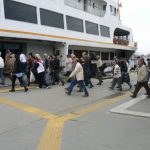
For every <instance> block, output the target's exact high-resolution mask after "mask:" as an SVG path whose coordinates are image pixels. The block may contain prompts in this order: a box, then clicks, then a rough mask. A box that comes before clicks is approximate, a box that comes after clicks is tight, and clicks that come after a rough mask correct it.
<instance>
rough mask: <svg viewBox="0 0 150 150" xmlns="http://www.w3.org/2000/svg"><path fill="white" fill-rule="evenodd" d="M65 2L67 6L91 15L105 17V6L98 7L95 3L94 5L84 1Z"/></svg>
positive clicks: (71, 0) (70, 0) (69, 0)
mask: <svg viewBox="0 0 150 150" xmlns="http://www.w3.org/2000/svg"><path fill="white" fill-rule="evenodd" d="M64 1H65V4H66V5H68V6H70V7H73V8H76V9H79V10H82V11H85V12H87V13H90V14H94V15H96V16H99V17H104V16H105V13H106V7H105V6H102V7H98V6H97V5H96V4H95V3H92V2H91V3H90V2H87V1H84V0H64ZM103 7H105V8H103Z"/></svg>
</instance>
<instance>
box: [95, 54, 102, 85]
mask: <svg viewBox="0 0 150 150" xmlns="http://www.w3.org/2000/svg"><path fill="white" fill-rule="evenodd" d="M102 65H103V63H102V60H101V58H100V56H97V62H96V66H97V79H98V81H99V82H98V83H97V85H101V84H102V82H103V80H102V78H103V75H102V69H101V67H102Z"/></svg>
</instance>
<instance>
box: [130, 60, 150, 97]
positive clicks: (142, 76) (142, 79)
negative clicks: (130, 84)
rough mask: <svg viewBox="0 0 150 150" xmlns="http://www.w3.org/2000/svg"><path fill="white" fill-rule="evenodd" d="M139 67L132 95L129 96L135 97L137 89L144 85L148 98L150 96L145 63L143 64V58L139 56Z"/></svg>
mask: <svg viewBox="0 0 150 150" xmlns="http://www.w3.org/2000/svg"><path fill="white" fill-rule="evenodd" d="M138 65H139V69H138V72H137V84H136V86H135V90H134V92H133V95H131V97H133V98H136V96H137V94H138V92H139V90H140V89H141V87H144V88H145V90H146V94H147V95H148V98H150V88H149V86H148V82H147V81H148V72H147V68H146V65H144V59H143V58H140V59H139V60H138Z"/></svg>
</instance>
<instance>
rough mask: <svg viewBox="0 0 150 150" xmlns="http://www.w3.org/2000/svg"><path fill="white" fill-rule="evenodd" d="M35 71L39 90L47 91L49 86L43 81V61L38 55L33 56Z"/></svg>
mask: <svg viewBox="0 0 150 150" xmlns="http://www.w3.org/2000/svg"><path fill="white" fill-rule="evenodd" d="M34 67H35V69H36V70H37V77H38V83H39V86H38V87H39V88H42V87H43V88H47V89H49V86H48V85H47V83H46V82H45V81H44V75H45V68H44V64H43V60H42V59H41V57H40V55H39V54H35V64H34Z"/></svg>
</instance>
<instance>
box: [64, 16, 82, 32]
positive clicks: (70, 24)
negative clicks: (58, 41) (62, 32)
mask: <svg viewBox="0 0 150 150" xmlns="http://www.w3.org/2000/svg"><path fill="white" fill-rule="evenodd" d="M66 21H67V29H68V30H73V31H78V32H84V29H83V20H81V19H78V18H74V17H70V16H66Z"/></svg>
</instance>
